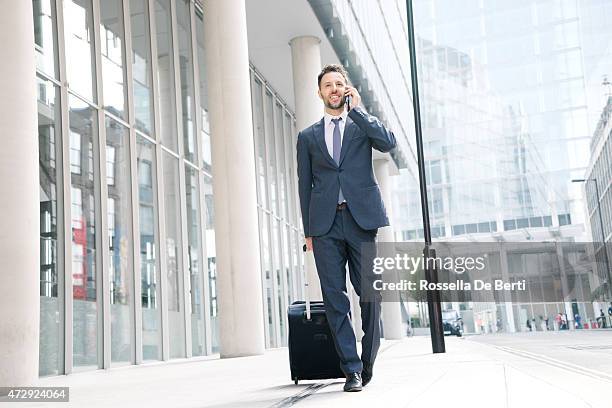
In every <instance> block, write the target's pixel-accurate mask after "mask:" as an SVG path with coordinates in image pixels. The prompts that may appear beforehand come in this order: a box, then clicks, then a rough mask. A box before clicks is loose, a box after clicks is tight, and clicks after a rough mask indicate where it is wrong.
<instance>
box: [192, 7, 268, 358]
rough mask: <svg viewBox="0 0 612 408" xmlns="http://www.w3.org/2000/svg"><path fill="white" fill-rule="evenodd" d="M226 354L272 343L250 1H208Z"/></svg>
mask: <svg viewBox="0 0 612 408" xmlns="http://www.w3.org/2000/svg"><path fill="white" fill-rule="evenodd" d="M204 6H205V10H204V14H205V15H206V16H207V24H205V38H204V40H205V44H206V57H207V60H208V81H207V83H208V93H209V95H210V100H211V101H213V103H211V104H210V127H211V133H212V140H211V145H212V164H213V193H214V194H213V196H214V205H215V244H216V251H217V252H216V253H217V270H218V276H217V290H218V298H219V346H220V353H221V357H238V356H248V355H255V354H262V353H263V352H264V349H265V344H264V343H265V340H264V317H263V316H264V315H263V302H262V282H261V273H260V257H259V226H258V219H257V191H256V184H255V158H254V156H255V155H254V151H255V147H254V142H253V125H252V115H251V91H250V89H251V86H250V79H249V55H248V44H247V25H246V11H245V4H244V1H207V2H205V3H204Z"/></svg>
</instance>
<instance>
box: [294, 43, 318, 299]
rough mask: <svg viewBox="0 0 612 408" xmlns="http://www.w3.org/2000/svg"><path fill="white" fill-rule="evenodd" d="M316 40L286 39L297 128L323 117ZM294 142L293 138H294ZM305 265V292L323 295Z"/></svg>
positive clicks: (311, 268)
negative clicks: (318, 89)
mask: <svg viewBox="0 0 612 408" xmlns="http://www.w3.org/2000/svg"><path fill="white" fill-rule="evenodd" d="M320 43H321V40H319V39H318V38H317V37H313V36H302V37H295V38H293V39H292V40H291V41H289V45H290V46H291V62H292V69H293V93H294V96H295V121H296V127H297V129H298V131H300V130H302V129H305V128H307V127H308V126H310V125H312V124H313V123H315V122H317V121H319V120H321V118H322V117H323V102H321V99H319V96H318V94H317V76H318V75H319V72H321V68H322V66H321V50H320V46H319V44H320ZM296 137H297V135H296ZM295 142H296V140H294V143H295ZM308 255H311V254H308ZM305 269H306V279H307V282H308V296H309V297H310V299H313V300H314V299H323V295H322V294H321V284H320V282H319V277H318V275H317V271H316V268H315V267H314V262H313V263H306V264H305Z"/></svg>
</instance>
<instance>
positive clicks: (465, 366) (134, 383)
mask: <svg viewBox="0 0 612 408" xmlns="http://www.w3.org/2000/svg"><path fill="white" fill-rule="evenodd" d="M446 349H447V352H446V353H445V354H436V355H434V354H432V353H431V343H430V340H429V338H428V337H412V338H406V339H403V340H400V341H385V342H383V344H382V346H381V351H380V354H379V357H378V360H377V362H376V366H375V370H374V379H373V380H372V382H371V383H370V384H369V385H368V386H367V387H365V388H364V390H363V391H362V392H359V393H345V392H343V391H342V385H343V383H344V382H343V380H340V379H338V380H327V381H304V382H300V383H299V385H294V384H293V381H292V380H291V378H290V374H289V364H288V355H287V349H276V350H270V351H267V352H266V353H265V354H264V355H262V356H254V357H242V358H233V359H223V360H220V359H198V360H182V361H173V362H170V363H161V364H151V365H144V366H131V367H125V368H117V369H112V370H107V371H102V370H99V371H94V372H86V373H78V374H73V375H70V376H60V377H50V378H44V379H41V380H40V384H38V385H41V386H68V387H70V401H71V402H70V403H68V404H56V405H57V406H70V407H92V408H93V407H104V408H107V407H113V408H120V407H137V406H144V407H147V408H153V407H172V408H174V407H219V408H221V407H223V408H225V407H248V408H251V407H289V406H297V407H317V408H322V407H334V408H341V407H351V408H356V407H377V408H378V407H385V408H391V407H419V408H420V407H427V408H436V407H486V408H497V407H500V408H501V407H504V408H505V407H521V408H531V407H547V406H554V407H555V408H562V407H572V408H576V407H602V408H604V407H610V406H612V393H611V392H610V390H611V389H612V376H611V375H609V374H606V373H603V372H598V371H592V370H589V369H586V368H585V369H584V370H576V369H575V367H572V366H564V364H563V363H560V362H551V361H547V360H546V359H540V358H537V357H536V358H533V356H531V355H526V354H521V353H515V352H513V350H512V349H511V348H509V347H507V346H504V347H498V346H494V345H487V344H481V343H479V342H476V341H472V340H470V339H469V338H456V337H447V338H446ZM0 405H1V406H2V407H4V406H12V405H15V406H16V407H21V408H25V407H49V406H50V405H49V404H48V403H38V404H29V403H18V404H17V403H13V404H9V403H0ZM52 406H53V405H52Z"/></svg>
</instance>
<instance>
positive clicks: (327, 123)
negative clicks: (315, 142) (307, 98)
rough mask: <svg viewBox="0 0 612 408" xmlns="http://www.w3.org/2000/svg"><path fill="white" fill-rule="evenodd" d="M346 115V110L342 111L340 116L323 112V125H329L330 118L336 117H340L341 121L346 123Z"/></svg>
mask: <svg viewBox="0 0 612 408" xmlns="http://www.w3.org/2000/svg"><path fill="white" fill-rule="evenodd" d="M347 116H348V112H347V111H346V110H343V111H342V114H341V115H340V116H332V115H330V114H329V113H327V112H325V116H324V117H323V118H324V120H325V126H329V124H330V123H332V122H331V120H332V119H336V118H342V122H340V123H343V124H344V125H346V117H347Z"/></svg>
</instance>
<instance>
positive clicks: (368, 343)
mask: <svg viewBox="0 0 612 408" xmlns="http://www.w3.org/2000/svg"><path fill="white" fill-rule="evenodd" d="M377 232H378V229H374V230H364V229H362V228H361V227H360V226H359V225H358V224H357V222H355V219H354V218H353V216H352V215H351V212H350V210H349V209H348V207H346V208H345V209H343V210H337V211H336V215H335V218H334V222H333V224H332V227H331V229H330V230H329V231H328V232H327V233H326V234H325V235H322V236H316V237H313V238H312V245H313V251H314V256H315V263H316V265H317V273H318V274H319V281H320V282H321V290H322V292H323V302H324V303H325V314H326V316H327V321H328V323H329V327H330V331H331V333H332V337H333V339H334V344H335V346H336V350H337V351H338V355H339V356H340V364H341V368H342V371H343V372H344V373H345V374H350V373H355V372H361V371H362V369H363V363H365V364H374V360H375V359H376V355H377V353H378V348H379V347H380V310H381V306H380V298H376V299H373V300H371V301H367V302H366V301H364V300H363V299H362V290H361V281H362V275H361V273H362V271H361V267H362V261H364V262H367V265H369V266H368V267H367V270H364V273H366V274H368V275H367V276H369V275H373V271H372V265H373V259H367V260H365V259H364V260H362V256H361V255H362V253H361V252H362V251H361V245H362V244H363V243H374V241H375V238H376V234H377ZM364 253H365V252H364ZM369 257H370V255H368V258H369ZM372 258H373V257H372ZM347 262H348V267H349V277H350V281H351V284H352V285H353V288H354V289H355V292H356V293H357V295H358V296H359V306H360V308H361V321H362V329H363V332H364V335H363V338H362V339H361V349H362V352H361V358H359V355H358V354H357V344H356V338H355V332H354V331H353V326H352V323H351V320H350V317H349V311H350V302H349V297H348V293H347V288H346V264H347ZM364 276H366V275H364ZM368 300H369V299H368Z"/></svg>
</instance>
